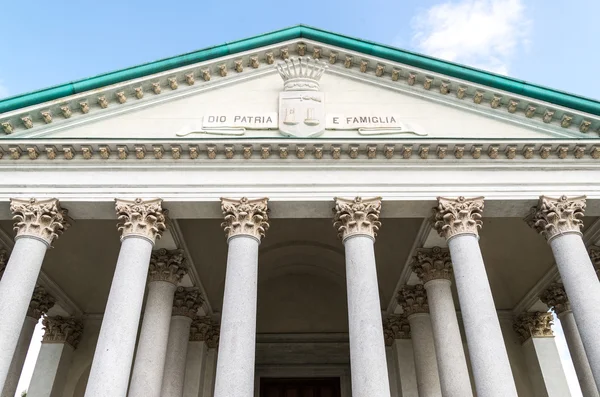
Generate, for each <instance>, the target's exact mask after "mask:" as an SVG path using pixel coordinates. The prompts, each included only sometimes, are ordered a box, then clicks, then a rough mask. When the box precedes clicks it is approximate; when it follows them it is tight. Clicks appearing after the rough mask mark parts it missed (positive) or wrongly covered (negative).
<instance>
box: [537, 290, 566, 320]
mask: <svg viewBox="0 0 600 397" xmlns="http://www.w3.org/2000/svg"><path fill="white" fill-rule="evenodd" d="M540 300H541V301H542V302H544V303H545V304H546V305H548V307H550V308H551V309H552V310H554V313H556V314H557V315H558V314H561V313H563V312H566V311H568V310H571V304H570V303H569V298H568V297H567V293H566V291H565V287H564V285H562V284H561V283H553V284H551V285H550V286H549V287H548V288H547V289H546V290H545V291H544V292H542V294H541V295H540Z"/></svg>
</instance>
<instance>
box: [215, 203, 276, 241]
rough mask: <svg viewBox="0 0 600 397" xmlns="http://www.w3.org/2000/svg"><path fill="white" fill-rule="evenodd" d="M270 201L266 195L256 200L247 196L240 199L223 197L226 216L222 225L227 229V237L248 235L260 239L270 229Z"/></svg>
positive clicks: (222, 207) (223, 208)
mask: <svg viewBox="0 0 600 397" xmlns="http://www.w3.org/2000/svg"><path fill="white" fill-rule="evenodd" d="M268 201H269V199H268V198H266V197H265V198H260V199H254V200H249V199H248V198H246V197H242V198H241V199H239V200H234V199H228V198H221V210H222V211H223V215H224V216H225V221H224V222H223V223H221V227H223V229H224V230H225V234H226V235H227V239H230V238H232V237H234V236H239V235H246V236H251V237H254V238H256V239H257V240H258V241H260V240H261V239H262V238H263V237H264V236H265V232H266V231H267V230H268V229H269V208H268V206H267V203H268Z"/></svg>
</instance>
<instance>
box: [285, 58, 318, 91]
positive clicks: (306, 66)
mask: <svg viewBox="0 0 600 397" xmlns="http://www.w3.org/2000/svg"><path fill="white" fill-rule="evenodd" d="M275 67H276V68H277V71H278V72H279V75H280V76H281V78H282V79H283V90H284V91H319V80H320V79H321V76H323V73H325V70H326V69H327V65H325V64H324V63H323V62H321V61H319V60H318V59H314V58H310V57H296V58H287V59H285V60H284V61H282V62H278V63H277V65H275Z"/></svg>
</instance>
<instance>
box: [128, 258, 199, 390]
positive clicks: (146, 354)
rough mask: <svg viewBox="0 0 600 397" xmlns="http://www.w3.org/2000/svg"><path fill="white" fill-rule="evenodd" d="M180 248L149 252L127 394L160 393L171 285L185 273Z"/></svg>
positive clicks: (171, 302)
mask: <svg viewBox="0 0 600 397" xmlns="http://www.w3.org/2000/svg"><path fill="white" fill-rule="evenodd" d="M184 262H185V259H184V257H183V251H182V250H172V251H167V250H166V249H159V250H157V251H154V252H152V256H151V257H150V270H149V272H148V298H147V299H146V308H145V309H144V319H143V321H142V330H141V332H140V337H139V342H138V348H137V353H136V356H135V362H134V365H133V373H132V376H131V383H130V385H129V397H160V391H161V387H162V378H163V372H164V368H165V357H166V354H167V341H168V339H169V327H170V323H171V310H172V308H173V296H174V294H175V288H177V284H178V283H179V282H180V281H181V278H182V277H183V276H184V275H185V274H186V273H187V269H186V267H185V264H184Z"/></svg>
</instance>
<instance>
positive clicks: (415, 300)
mask: <svg viewBox="0 0 600 397" xmlns="http://www.w3.org/2000/svg"><path fill="white" fill-rule="evenodd" d="M398 304H400V306H402V310H403V311H404V313H403V314H404V316H406V317H409V316H412V315H413V314H418V313H429V303H428V301H427V292H426V291H425V287H424V286H423V284H416V285H407V286H405V287H404V288H402V289H401V290H400V292H398Z"/></svg>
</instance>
